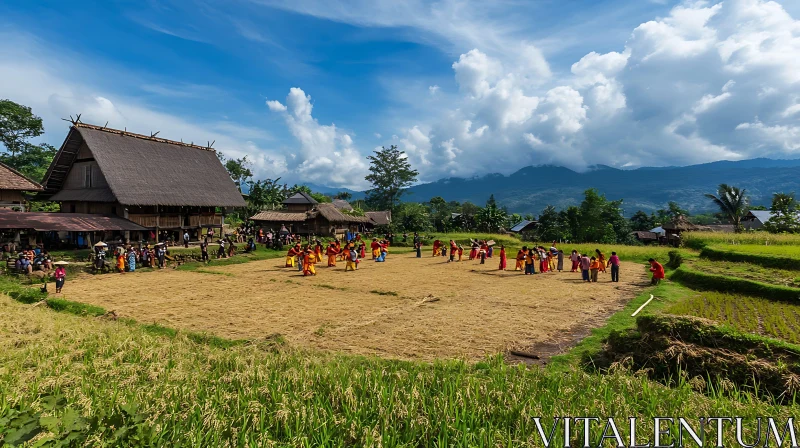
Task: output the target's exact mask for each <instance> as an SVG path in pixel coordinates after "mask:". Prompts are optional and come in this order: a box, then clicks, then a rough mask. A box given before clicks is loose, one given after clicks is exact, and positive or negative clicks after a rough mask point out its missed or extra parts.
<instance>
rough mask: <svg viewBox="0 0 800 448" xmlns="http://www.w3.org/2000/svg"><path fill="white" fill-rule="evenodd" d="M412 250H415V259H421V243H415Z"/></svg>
mask: <svg viewBox="0 0 800 448" xmlns="http://www.w3.org/2000/svg"><path fill="white" fill-rule="evenodd" d="M414 239H416V237H414ZM414 248H415V249H416V250H417V258H422V243H421V242H419V241H415V242H414Z"/></svg>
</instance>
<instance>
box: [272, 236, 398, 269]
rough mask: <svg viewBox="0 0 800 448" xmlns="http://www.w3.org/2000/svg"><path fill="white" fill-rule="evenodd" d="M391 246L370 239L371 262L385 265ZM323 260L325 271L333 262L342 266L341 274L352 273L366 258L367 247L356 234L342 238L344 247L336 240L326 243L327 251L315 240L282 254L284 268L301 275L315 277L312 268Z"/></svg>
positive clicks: (297, 245)
mask: <svg viewBox="0 0 800 448" xmlns="http://www.w3.org/2000/svg"><path fill="white" fill-rule="evenodd" d="M389 246H391V243H390V242H389V240H388V239H381V240H378V238H373V239H372V242H371V243H370V252H371V255H372V260H374V261H375V262H377V263H383V262H385V261H386V256H387V255H388V254H389ZM323 256H325V257H327V261H328V264H327V266H328V267H329V268H334V267H336V263H337V261H344V262H345V268H344V270H345V271H356V270H358V265H359V264H360V263H361V262H362V261H363V260H364V259H366V258H367V244H366V242H365V241H364V240H363V239H362V237H361V234H360V233H353V234H350V233H349V232H348V233H347V234H346V235H345V239H344V243H342V241H341V240H340V239H339V238H334V239H333V240H331V241H328V243H327V247H325V244H324V243H323V242H322V241H321V240H319V239H316V238H315V239H313V240H311V239H309V242H308V243H307V244H306V245H305V246H304V245H303V244H302V242H300V241H297V242H295V243H294V245H293V246H292V247H291V248H290V249H289V251H288V252H287V253H286V263H285V266H286V267H287V268H295V267H296V268H297V270H298V271H301V272H302V273H303V275H306V276H307V275H317V268H316V265H317V264H318V263H322V261H323Z"/></svg>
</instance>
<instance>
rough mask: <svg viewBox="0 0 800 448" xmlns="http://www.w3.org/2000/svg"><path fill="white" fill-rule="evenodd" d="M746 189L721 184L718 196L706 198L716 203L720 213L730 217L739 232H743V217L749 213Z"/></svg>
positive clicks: (708, 195) (709, 195)
mask: <svg viewBox="0 0 800 448" xmlns="http://www.w3.org/2000/svg"><path fill="white" fill-rule="evenodd" d="M745 191H747V190H745V189H739V188H737V187H733V186H730V185H728V184H720V185H719V188H718V189H717V195H716V196H715V195H713V194H706V197H707V198H709V199H711V200H712V201H714V204H716V205H717V207H719V211H720V212H721V213H722V214H723V215H725V216H727V217H728V220H729V221H730V223H731V224H733V225H734V228H735V229H736V231H737V232H741V231H742V217H744V215H745V213H747V196H745Z"/></svg>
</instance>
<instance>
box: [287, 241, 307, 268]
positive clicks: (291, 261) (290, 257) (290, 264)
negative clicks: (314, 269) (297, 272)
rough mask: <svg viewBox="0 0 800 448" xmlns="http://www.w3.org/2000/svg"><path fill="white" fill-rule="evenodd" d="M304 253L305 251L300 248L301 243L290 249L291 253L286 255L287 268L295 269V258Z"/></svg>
mask: <svg viewBox="0 0 800 448" xmlns="http://www.w3.org/2000/svg"><path fill="white" fill-rule="evenodd" d="M301 253H303V250H302V249H301V248H300V243H297V244H295V245H294V247H292V248H291V249H289V252H287V253H286V267H287V268H293V267H294V263H295V258H296V257H297V256H298V255H300V254H301Z"/></svg>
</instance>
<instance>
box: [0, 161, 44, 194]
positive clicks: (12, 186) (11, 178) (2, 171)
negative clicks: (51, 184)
mask: <svg viewBox="0 0 800 448" xmlns="http://www.w3.org/2000/svg"><path fill="white" fill-rule="evenodd" d="M0 190H18V191H42V190H44V188H42V186H41V185H39V184H37V183H36V182H34V181H32V180H30V179H28V178H27V177H25V175H24V174H22V173H20V172H19V171H17V170H15V169H14V168H11V167H10V166H8V165H6V164H5V163H0Z"/></svg>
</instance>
